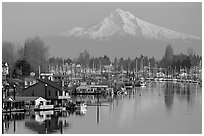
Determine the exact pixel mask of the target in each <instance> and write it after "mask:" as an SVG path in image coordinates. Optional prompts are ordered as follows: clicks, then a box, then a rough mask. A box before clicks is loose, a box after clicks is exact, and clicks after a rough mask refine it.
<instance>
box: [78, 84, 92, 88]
mask: <svg viewBox="0 0 204 136" xmlns="http://www.w3.org/2000/svg"><path fill="white" fill-rule="evenodd" d="M76 89H91V88H90V87H89V86H85V85H83V86H79V87H77V88H76Z"/></svg>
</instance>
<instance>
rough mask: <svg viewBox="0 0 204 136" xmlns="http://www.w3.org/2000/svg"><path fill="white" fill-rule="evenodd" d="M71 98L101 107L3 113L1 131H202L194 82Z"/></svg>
mask: <svg viewBox="0 0 204 136" xmlns="http://www.w3.org/2000/svg"><path fill="white" fill-rule="evenodd" d="M73 99H77V100H84V101H86V102H87V103H92V104H93V103H97V101H99V102H100V104H101V106H97V104H95V105H94V106H93V105H92V106H88V107H86V109H81V110H79V111H74V112H67V111H64V112H54V111H46V112H45V111H44V112H33V113H18V114H17V113H16V114H12V115H10V114H7V115H5V114H4V118H5V121H4V122H3V127H4V131H3V133H10V134H13V133H16V134H36V133H48V134H49V133H52V134H60V133H63V134H69V133H72V134H73V133H78V134H84V133H88V134H89V133H94V134H100V133H109V134H118V133H121V134H126V133H132V134H138V133H139V134H140V133H145V134H149V133H173V134H178V133H202V88H201V87H200V86H199V85H197V84H184V83H165V82H151V83H148V84H147V87H145V88H136V89H135V90H134V91H133V90H132V91H131V92H130V93H129V94H128V95H120V96H116V95H115V96H106V97H102V96H101V97H100V98H99V100H98V99H97V98H96V96H76V97H73Z"/></svg>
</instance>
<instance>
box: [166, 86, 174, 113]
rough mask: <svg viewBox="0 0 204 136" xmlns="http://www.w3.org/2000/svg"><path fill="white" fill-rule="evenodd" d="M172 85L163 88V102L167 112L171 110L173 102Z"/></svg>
mask: <svg viewBox="0 0 204 136" xmlns="http://www.w3.org/2000/svg"><path fill="white" fill-rule="evenodd" d="M174 87H175V85H174V83H168V84H166V86H165V92H164V94H165V95H164V100H165V105H166V109H167V110H171V108H172V106H173V101H174Z"/></svg>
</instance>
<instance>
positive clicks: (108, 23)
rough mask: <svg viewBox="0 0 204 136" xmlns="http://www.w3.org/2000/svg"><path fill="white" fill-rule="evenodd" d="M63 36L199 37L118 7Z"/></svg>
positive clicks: (173, 38) (160, 38) (165, 38)
mask: <svg viewBox="0 0 204 136" xmlns="http://www.w3.org/2000/svg"><path fill="white" fill-rule="evenodd" d="M64 35H65V36H68V37H69V36H75V37H88V38H91V39H110V38H111V37H112V36H114V35H123V36H124V35H131V36H132V37H137V38H138V37H139V38H144V39H156V40H162V41H164V40H175V39H182V40H185V39H197V40H198V39H200V38H199V37H196V36H193V35H189V34H184V33H180V32H176V31H173V30H170V29H166V28H163V27H160V26H157V25H154V24H151V23H148V22H146V21H144V20H142V19H139V18H136V17H135V16H134V15H133V14H132V13H130V12H128V11H124V10H122V9H120V8H117V9H115V10H113V11H112V12H111V14H110V16H108V17H106V18H104V19H103V20H102V21H100V22H99V23H98V24H96V25H93V26H89V27H75V28H73V29H72V30H70V31H68V32H66V33H64Z"/></svg>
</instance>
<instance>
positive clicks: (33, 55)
mask: <svg viewBox="0 0 204 136" xmlns="http://www.w3.org/2000/svg"><path fill="white" fill-rule="evenodd" d="M48 49H49V48H48V47H46V46H45V44H44V42H43V41H42V40H41V39H40V38H39V37H34V38H29V39H27V40H26V41H25V43H24V46H21V47H20V48H17V45H15V44H12V43H11V42H6V41H4V42H2V62H7V63H8V64H9V73H10V75H9V76H12V77H14V78H15V77H21V76H27V75H29V74H30V72H35V73H38V67H39V66H41V69H42V70H46V69H47V60H48V55H49V54H48V51H49V50H48Z"/></svg>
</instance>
